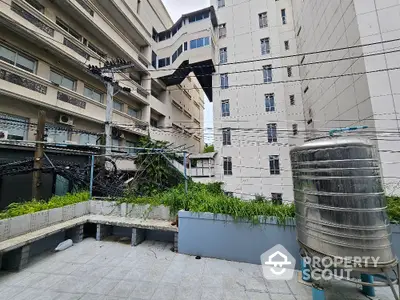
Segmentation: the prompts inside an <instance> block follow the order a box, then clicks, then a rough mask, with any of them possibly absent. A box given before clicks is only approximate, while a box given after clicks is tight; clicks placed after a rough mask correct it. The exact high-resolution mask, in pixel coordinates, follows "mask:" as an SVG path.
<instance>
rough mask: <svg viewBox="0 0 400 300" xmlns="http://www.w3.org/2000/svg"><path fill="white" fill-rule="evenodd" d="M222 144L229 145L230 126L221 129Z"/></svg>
mask: <svg viewBox="0 0 400 300" xmlns="http://www.w3.org/2000/svg"><path fill="white" fill-rule="evenodd" d="M222 145H224V146H230V145H231V129H230V128H223V129H222Z"/></svg>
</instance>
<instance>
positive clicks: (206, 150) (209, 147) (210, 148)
mask: <svg viewBox="0 0 400 300" xmlns="http://www.w3.org/2000/svg"><path fill="white" fill-rule="evenodd" d="M203 152H204V153H211V152H215V149H214V145H208V144H206V145H205V146H204V151H203Z"/></svg>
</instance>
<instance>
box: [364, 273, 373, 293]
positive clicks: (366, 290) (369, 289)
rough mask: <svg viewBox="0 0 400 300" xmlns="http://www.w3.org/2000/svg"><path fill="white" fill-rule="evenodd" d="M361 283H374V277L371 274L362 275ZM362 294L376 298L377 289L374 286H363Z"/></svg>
mask: <svg viewBox="0 0 400 300" xmlns="http://www.w3.org/2000/svg"><path fill="white" fill-rule="evenodd" d="M361 281H362V282H367V283H374V276H372V275H369V274H361ZM362 292H363V294H364V295H366V296H370V297H375V288H374V287H373V286H366V285H363V286H362Z"/></svg>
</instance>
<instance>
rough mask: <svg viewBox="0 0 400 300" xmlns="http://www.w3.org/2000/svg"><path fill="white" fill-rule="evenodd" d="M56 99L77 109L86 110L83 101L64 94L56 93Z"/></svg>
mask: <svg viewBox="0 0 400 300" xmlns="http://www.w3.org/2000/svg"><path fill="white" fill-rule="evenodd" d="M57 99H58V100H61V101H64V102H67V103H69V104H72V105H75V106H78V107H80V108H83V109H85V108H86V102H85V101H82V100H79V99H76V98H74V97H71V96H69V95H67V94H64V93H63V92H60V91H58V92H57Z"/></svg>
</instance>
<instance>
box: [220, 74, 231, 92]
mask: <svg viewBox="0 0 400 300" xmlns="http://www.w3.org/2000/svg"><path fill="white" fill-rule="evenodd" d="M220 76H221V89H227V88H229V82H228V74H226V73H225V74H221V75H220Z"/></svg>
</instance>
